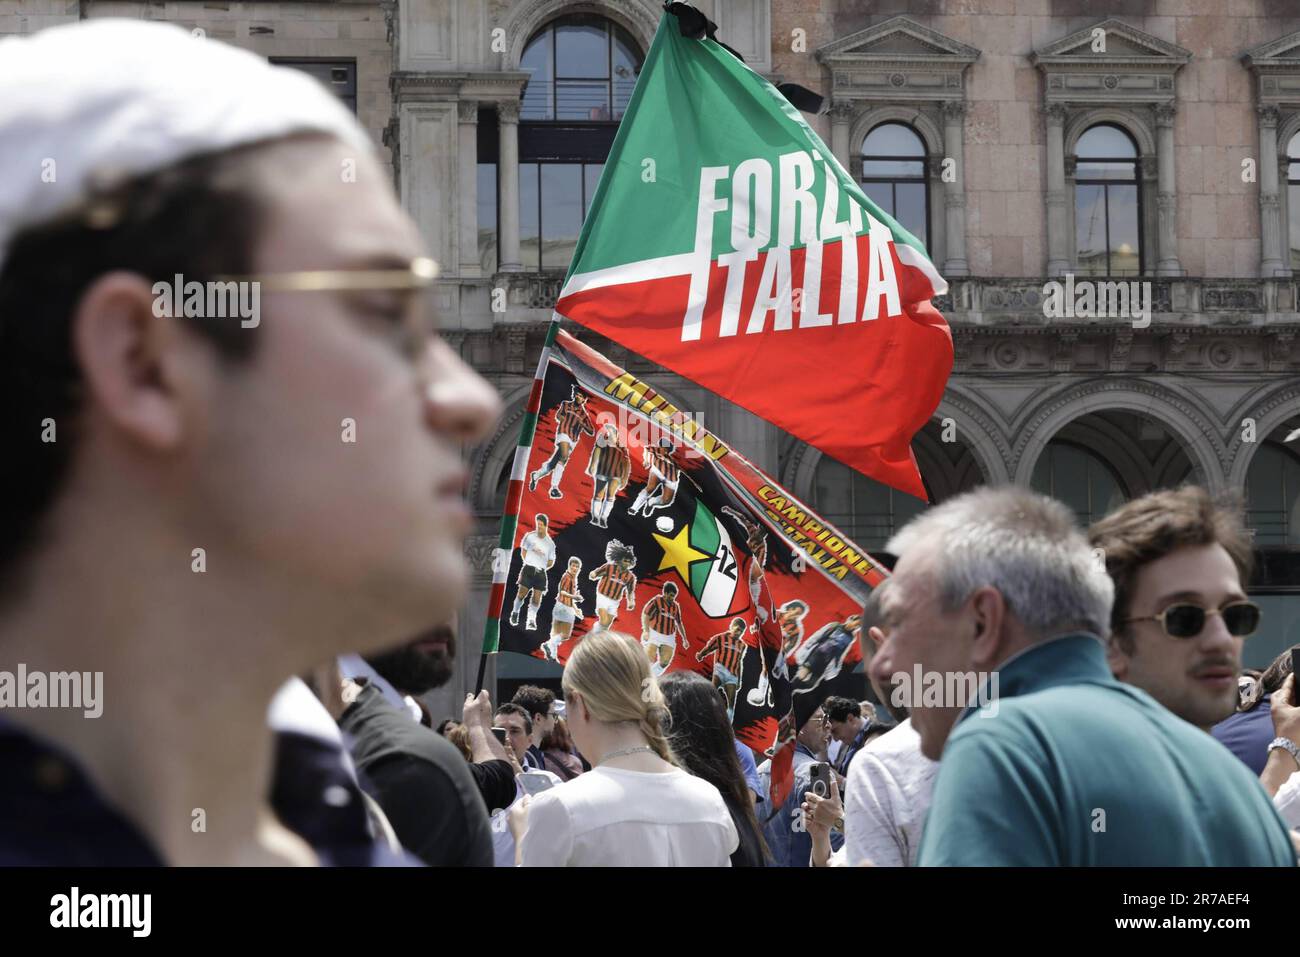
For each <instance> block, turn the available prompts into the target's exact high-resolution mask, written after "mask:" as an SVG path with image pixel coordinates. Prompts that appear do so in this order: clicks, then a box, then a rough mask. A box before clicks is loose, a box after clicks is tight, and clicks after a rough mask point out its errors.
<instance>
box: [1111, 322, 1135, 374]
mask: <svg viewBox="0 0 1300 957" xmlns="http://www.w3.org/2000/svg"><path fill="white" fill-rule="evenodd" d="M1132 351H1133V330H1132V329H1120V330H1119V331H1118V332H1116V333H1115V337H1114V338H1113V339H1112V340H1111V342H1110V369H1111V371H1112V372H1124V371H1126V370H1127V369H1128V359H1129V354H1130V353H1132Z"/></svg>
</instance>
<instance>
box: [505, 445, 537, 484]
mask: <svg viewBox="0 0 1300 957" xmlns="http://www.w3.org/2000/svg"><path fill="white" fill-rule="evenodd" d="M530 451H532V449H530V448H529V447H528V446H527V445H519V446H516V447H515V461H514V464H512V465H511V466H510V481H512V482H522V481H523V480H524V476H525V475H526V474H527V473H528V453H529V452H530Z"/></svg>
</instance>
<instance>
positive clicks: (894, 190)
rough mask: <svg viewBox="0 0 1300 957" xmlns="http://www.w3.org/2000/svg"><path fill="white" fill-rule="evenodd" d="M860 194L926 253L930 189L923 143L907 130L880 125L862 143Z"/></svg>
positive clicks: (896, 126) (910, 130)
mask: <svg viewBox="0 0 1300 957" xmlns="http://www.w3.org/2000/svg"><path fill="white" fill-rule="evenodd" d="M862 191H863V192H864V193H866V194H867V196H868V197H870V198H871V200H872V202H874V203H875V204H876V205H877V206H879V207H880V208H881V209H882V210H884V211H885V212H886V213H888V214H889V215H890V216H893V217H894V219H896V220H898V222H899V223H900V224H901V225H902V226H903V228H904V229H906V230H907V231H908V232H909V233H911V234H912V235H913V236H915V237H916V238H917V239H919V240H920V241H921V243H922V245H924V246H925V247H926V248H927V249H928V248H929V246H930V229H929V223H930V188H929V184H928V183H927V181H926V178H925V143H924V142H923V141H922V139H921V137H920V136H918V135H917V134H916V131H915V130H913V129H912V128H911V127H910V126H907V125H905V124H903V123H881V124H880V125H879V126H877V127H875V128H874V129H873V130H872V131H871V132H870V133H868V134H867V136H866V139H864V140H863V141H862Z"/></svg>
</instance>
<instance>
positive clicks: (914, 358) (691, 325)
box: [555, 13, 952, 499]
mask: <svg viewBox="0 0 1300 957" xmlns="http://www.w3.org/2000/svg"><path fill="white" fill-rule="evenodd" d="M947 288H948V287H947V283H945V282H944V280H943V278H942V277H940V275H939V274H938V272H937V271H936V269H935V268H934V265H933V264H932V263H931V262H930V260H929V258H928V257H927V256H926V253H925V249H924V247H923V246H922V245H921V243H920V242H919V241H917V239H916V238H915V237H913V236H912V235H911V234H910V233H908V232H907V231H906V230H905V229H903V228H902V227H901V226H900V225H899V224H898V223H897V222H895V221H894V219H893V218H892V217H890V216H888V215H887V214H886V213H884V212H883V211H882V210H881V209H880V208H879V207H877V206H876V205H875V204H874V203H872V202H871V200H870V199H868V198H867V196H866V195H865V194H864V193H863V192H862V190H861V188H860V187H859V186H858V184H857V183H855V182H854V181H853V179H852V178H851V177H850V176H849V174H848V173H847V172H846V171H845V170H844V168H843V167H842V166H841V165H840V164H839V163H838V162H837V161H836V160H835V158H834V157H833V156H832V155H831V151H830V150H829V149H828V148H827V147H826V145H825V144H824V143H823V142H822V141H821V139H820V138H819V137H818V136H817V134H816V133H814V132H813V131H812V129H810V128H809V126H808V125H807V123H806V122H804V120H803V117H802V116H801V115H800V114H799V111H798V110H796V109H795V108H794V107H793V106H792V105H791V104H790V103H789V102H788V101H787V100H786V99H785V98H784V97H783V96H782V95H781V94H780V93H779V92H778V91H777V90H776V89H775V88H774V87H773V86H772V85H771V84H770V83H768V82H767V81H766V80H765V79H763V78H762V77H761V76H759V75H758V74H757V73H755V72H754V71H753V70H751V69H750V68H749V67H747V66H746V65H745V64H744V63H742V62H741V61H740V60H739V59H737V58H736V57H735V56H734V55H733V54H732V53H730V52H729V51H728V50H726V49H725V48H724V47H722V46H721V45H720V44H718V43H717V42H715V41H714V40H710V39H690V38H687V37H684V36H682V35H681V32H680V30H679V28H678V21H677V18H676V17H674V16H673V15H671V14H669V13H665V14H664V17H663V20H662V21H661V22H660V25H659V30H658V32H657V33H656V35H655V39H654V42H653V44H652V45H651V47H650V51H649V54H648V55H647V57H646V61H645V65H644V67H643V68H642V71H641V75H640V79H639V80H638V82H637V86H636V90H635V92H634V93H633V95H632V99H631V102H630V103H629V105H628V109H627V112H626V114H625V115H624V117H623V121H622V124H621V125H620V127H619V131H618V135H617V137H616V138H615V140H614V145H613V148H612V150H611V153H610V156H609V160H608V161H607V163H606V165H605V170H604V174H603V175H602V177H601V180H600V184H599V186H598V187H597V190H596V195H595V198H594V199H593V201H592V205H591V209H590V211H589V213H588V215H587V218H586V221H585V223H584V225H583V230H582V235H581V236H580V238H579V240H578V246H577V249H576V251H575V254H574V257H573V260H572V262H571V264H570V266H569V273H568V275H567V277H566V279H565V283H564V287H563V289H562V291H561V293H560V298H559V301H558V302H557V304H556V307H555V308H556V312H558V313H559V314H560V315H562V316H565V317H567V318H569V319H571V320H573V321H574V322H577V323H579V324H581V325H583V326H586V327H587V328H589V329H592V330H593V331H595V332H599V333H601V334H602V335H604V336H607V337H608V338H610V339H612V340H614V341H616V342H619V343H621V344H623V345H625V346H627V347H628V348H630V349H632V350H634V351H636V352H638V353H640V354H641V355H643V356H645V357H647V358H649V359H651V360H653V361H655V362H657V363H659V364H660V365H663V366H665V367H667V368H669V369H671V370H673V371H675V372H677V373H679V374H681V375H683V376H685V377H686V378H689V379H691V380H693V381H695V382H697V383H698V384H700V385H702V386H704V387H705V388H708V389H710V390H712V391H714V392H716V393H718V394H719V395H722V396H724V397H726V398H728V399H730V400H731V401H733V402H735V403H737V404H738V405H741V406H743V407H744V408H746V409H749V410H750V411H751V412H753V413H755V414H757V415H759V416H761V417H763V418H765V419H767V420H768V421H770V422H772V423H774V424H776V425H777V426H779V427H781V428H783V429H785V430H786V431H788V432H790V433H792V434H793V435H795V436H797V437H798V438H800V439H802V440H803V441H805V442H807V443H809V444H810V445H813V446H814V447H816V448H818V449H820V450H822V451H823V452H825V453H826V454H828V455H830V456H832V457H833V458H836V459H838V460H840V461H841V462H843V463H844V464H846V465H849V466H851V467H852V468H855V469H857V470H858V471H860V472H862V473H863V474H865V475H867V476H869V477H871V478H874V479H877V480H878V481H881V482H884V483H886V484H888V485H891V486H893V487H894V488H898V489H901V490H902V491H905V492H908V493H910V494H912V495H915V496H917V497H918V498H922V499H924V498H925V497H926V495H925V491H924V487H923V486H922V484H921V478H920V474H919V473H918V471H917V468H916V462H915V459H914V458H913V457H912V452H911V439H912V437H913V436H914V435H915V434H916V432H917V431H919V430H920V429H921V427H922V426H924V425H925V423H926V422H927V421H928V420H929V418H930V416H931V415H933V413H934V410H935V409H936V408H937V407H938V404H939V400H940V398H941V397H942V394H943V390H944V386H945V385H946V383H947V380H948V375H949V373H950V372H951V370H952V336H951V333H950V332H949V330H948V326H947V324H946V323H945V322H944V320H943V317H942V316H941V315H940V314H939V312H938V311H937V310H936V309H935V308H934V307H933V306H932V305H931V304H930V299H931V298H932V297H933V296H937V295H942V294H943V293H945V292H946V291H947Z"/></svg>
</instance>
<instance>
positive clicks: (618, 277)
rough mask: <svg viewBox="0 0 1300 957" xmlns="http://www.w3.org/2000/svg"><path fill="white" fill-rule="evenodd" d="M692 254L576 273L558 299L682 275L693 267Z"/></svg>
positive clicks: (663, 257) (693, 259)
mask: <svg viewBox="0 0 1300 957" xmlns="http://www.w3.org/2000/svg"><path fill="white" fill-rule="evenodd" d="M694 264H695V254H694V253H678V254H676V255H673V256H660V257H659V258H658V259H641V260H638V261H636V262H632V263H624V264H623V265H621V266H609V267H608V268H606V269H596V270H593V271H592V272H584V273H577V274H575V275H572V276H570V277H569V281H568V282H566V283H565V284H564V288H563V289H561V290H560V296H559V298H561V299H563V298H564V297H565V296H572V295H573V294H574V293H577V292H586V291H587V290H588V289H602V288H604V287H605V286H621V285H623V284H624V283H629V282H645V281H646V280H648V279H667V278H668V277H669V276H685V275H687V274H688V273H690V271H691V270H692V269H693V268H694Z"/></svg>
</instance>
